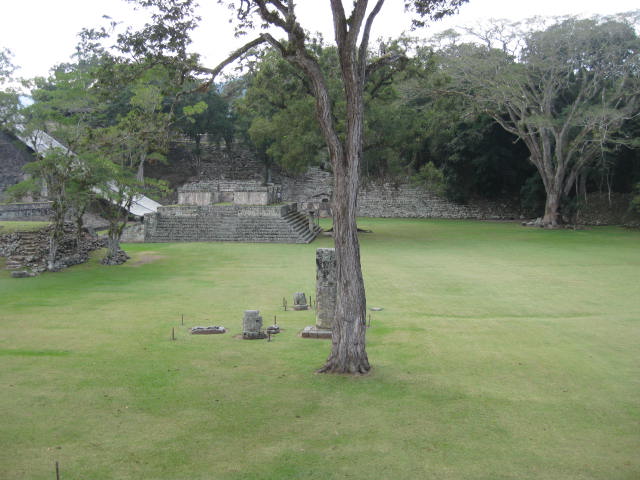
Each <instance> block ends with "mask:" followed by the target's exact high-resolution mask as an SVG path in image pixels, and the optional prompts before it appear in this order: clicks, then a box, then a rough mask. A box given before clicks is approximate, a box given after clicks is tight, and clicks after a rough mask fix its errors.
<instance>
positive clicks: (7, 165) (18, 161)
mask: <svg viewBox="0 0 640 480" xmlns="http://www.w3.org/2000/svg"><path fill="white" fill-rule="evenodd" d="M21 145H22V144H21V143H20V142H19V141H18V140H17V139H15V138H14V137H13V136H11V135H8V134H6V133H4V132H0V201H3V200H6V195H5V193H4V192H5V190H6V189H7V188H8V187H10V186H12V185H15V184H16V183H18V182H21V181H22V180H24V179H25V178H26V177H25V174H24V172H23V170H22V167H24V166H25V165H26V164H27V163H29V162H31V161H33V156H32V155H31V154H30V153H29V152H28V150H27V149H26V148H25V147H22V146H21Z"/></svg>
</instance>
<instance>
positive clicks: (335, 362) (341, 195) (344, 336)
mask: <svg viewBox="0 0 640 480" xmlns="http://www.w3.org/2000/svg"><path fill="white" fill-rule="evenodd" d="M358 163H359V159H351V160H348V159H345V160H342V161H338V162H334V164H338V165H339V168H338V170H335V171H336V174H335V175H334V179H335V180H334V181H335V185H334V191H333V197H334V203H333V232H334V233H333V236H334V243H335V249H336V267H337V272H336V274H337V275H336V277H337V278H336V291H337V299H336V312H335V317H334V322H333V332H332V337H331V342H332V346H331V353H330V354H329V358H327V361H326V363H325V365H324V366H323V367H322V368H320V369H319V370H318V372H319V373H349V374H363V373H367V372H368V371H369V370H370V369H371V366H370V365H369V358H368V356H367V352H366V349H365V334H366V297H365V289H364V280H363V277H362V269H361V267H360V243H359V241H358V231H357V230H358V229H357V225H356V206H357V202H356V200H357V190H358V175H357V172H354V171H353V170H354V168H353V167H356V168H357V164H358ZM335 167H336V166H335V165H334V168H335ZM345 167H346V168H345Z"/></svg>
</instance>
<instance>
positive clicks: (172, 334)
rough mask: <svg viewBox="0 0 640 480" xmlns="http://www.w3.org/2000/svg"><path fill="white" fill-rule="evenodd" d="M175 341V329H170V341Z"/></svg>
mask: <svg viewBox="0 0 640 480" xmlns="http://www.w3.org/2000/svg"><path fill="white" fill-rule="evenodd" d="M175 339H176V329H175V328H173V327H171V340H175Z"/></svg>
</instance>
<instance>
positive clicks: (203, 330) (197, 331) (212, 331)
mask: <svg viewBox="0 0 640 480" xmlns="http://www.w3.org/2000/svg"><path fill="white" fill-rule="evenodd" d="M226 331H227V329H226V328H224V327H222V326H218V325H216V326H212V327H192V328H191V334H192V335H219V334H221V333H226Z"/></svg>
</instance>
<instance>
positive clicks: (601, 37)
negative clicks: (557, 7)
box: [446, 16, 640, 227]
mask: <svg viewBox="0 0 640 480" xmlns="http://www.w3.org/2000/svg"><path fill="white" fill-rule="evenodd" d="M630 21H631V20H629V21H626V20H625V19H623V18H622V19H621V17H619V16H618V17H617V18H615V19H611V18H593V19H586V20H577V19H574V18H569V19H566V20H564V21H562V22H560V23H558V24H556V25H552V26H551V27H549V28H547V29H545V30H543V31H535V32H530V33H528V34H526V35H524V37H518V35H515V36H513V38H514V39H516V40H517V39H518V38H520V39H521V40H523V41H522V42H521V43H522V48H521V49H520V50H518V51H516V53H515V56H514V54H512V53H511V52H509V44H510V42H509V40H508V39H507V40H506V41H503V40H505V38H506V37H505V36H504V32H505V31H504V28H501V29H499V33H500V34H501V35H502V37H501V38H500V39H494V40H498V45H497V46H498V47H499V48H492V43H491V40H492V38H491V35H488V36H487V35H484V36H483V42H484V45H482V46H479V45H470V44H463V45H454V46H452V47H450V48H449V50H448V51H447V52H446V54H447V58H448V63H449V65H448V67H449V72H450V73H451V74H452V75H453V76H454V78H456V80H457V88H458V92H459V93H462V94H464V95H466V96H467V97H468V98H469V99H471V100H472V101H473V102H474V103H475V104H476V105H477V106H478V107H479V108H480V109H481V110H482V111H484V112H486V113H487V114H489V115H490V116H491V117H492V118H493V119H494V120H495V121H496V122H498V123H499V124H500V125H501V126H502V127H503V128H504V129H505V130H507V131H508V132H510V133H512V134H514V135H516V136H517V137H518V138H520V139H521V140H522V141H523V142H524V143H525V144H526V146H527V148H528V149H529V153H530V157H529V159H530V161H531V163H532V164H533V165H534V166H535V167H536V168H537V170H538V173H539V174H540V177H541V179H542V182H543V183H544V187H545V191H546V204H545V213H544V217H543V220H542V222H543V224H544V225H546V226H550V227H555V226H557V225H559V224H560V223H562V215H561V213H562V210H561V207H562V203H563V200H564V199H565V198H566V197H567V196H568V195H569V194H570V192H571V190H572V188H573V186H574V184H575V182H576V179H577V178H578V175H580V173H581V172H583V171H584V170H585V169H586V168H588V167H589V166H591V165H593V164H594V163H596V162H597V161H598V160H599V159H600V158H602V157H603V153H604V152H605V151H606V148H607V147H608V146H609V145H610V144H611V143H615V142H619V141H623V139H621V138H619V136H618V135H617V133H618V132H619V130H620V127H621V126H622V125H623V123H624V122H625V121H627V120H628V119H630V118H633V117H634V116H635V115H638V108H639V106H640V79H639V76H638V72H639V71H640V38H639V37H638V35H637V34H636V32H635V29H634V27H633V25H632V24H631V23H629V22H630Z"/></svg>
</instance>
